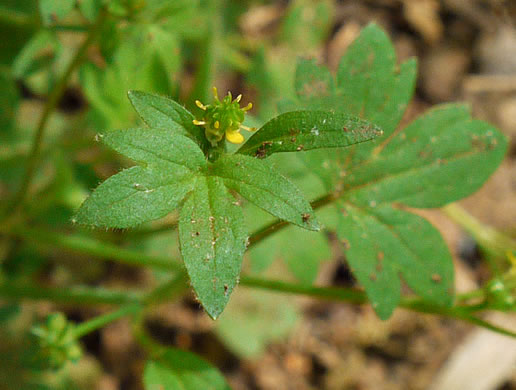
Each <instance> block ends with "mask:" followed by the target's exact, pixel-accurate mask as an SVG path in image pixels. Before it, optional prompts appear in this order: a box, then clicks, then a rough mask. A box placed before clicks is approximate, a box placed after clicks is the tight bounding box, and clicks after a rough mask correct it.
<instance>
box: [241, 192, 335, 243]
mask: <svg viewBox="0 0 516 390" xmlns="http://www.w3.org/2000/svg"><path fill="white" fill-rule="evenodd" d="M338 198H339V194H335V193H329V194H326V195H323V196H321V197H320V198H317V199H316V200H314V201H313V202H312V203H311V206H312V209H314V210H317V209H320V208H322V207H324V206H327V205H329V204H330V203H332V202H334V201H336V200H337V199H338ZM288 225H289V223H288V222H285V221H283V220H281V219H277V220H276V221H273V222H271V223H270V224H269V225H267V226H264V227H263V228H261V229H259V230H257V231H256V232H254V233H253V234H251V236H250V237H249V245H248V248H251V247H252V246H254V245H256V244H258V243H259V242H261V241H263V240H265V239H266V238H267V237H269V236H270V235H272V234H274V233H276V232H278V231H280V230H282V229H284V228H286V227H287V226H288Z"/></svg>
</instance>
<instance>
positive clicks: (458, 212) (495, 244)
mask: <svg viewBox="0 0 516 390" xmlns="http://www.w3.org/2000/svg"><path fill="white" fill-rule="evenodd" d="M442 210H443V211H444V212H445V214H446V215H448V216H449V217H450V218H451V219H452V220H454V221H455V222H457V223H458V224H459V225H460V226H461V227H462V228H463V229H464V230H465V231H467V232H468V233H469V234H471V236H473V238H474V239H475V241H476V242H477V243H478V244H479V245H480V247H481V248H482V249H484V250H485V251H486V252H487V253H488V254H490V255H492V256H493V257H494V258H497V259H505V258H506V253H507V251H513V252H516V240H514V239H512V238H511V237H508V236H506V235H505V234H503V233H501V232H499V231H498V230H496V229H494V228H492V227H490V226H487V225H485V224H483V223H482V222H480V221H479V220H478V219H476V218H475V217H473V216H472V215H471V214H470V213H468V212H467V211H466V210H464V209H463V208H462V207H460V206H459V205H458V204H455V203H454V204H450V205H448V206H446V207H443V209H442ZM507 265H508V264H505V266H504V268H506V267H507ZM494 267H495V269H496V268H499V264H494Z"/></svg>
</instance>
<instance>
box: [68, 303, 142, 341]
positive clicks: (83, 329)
mask: <svg viewBox="0 0 516 390" xmlns="http://www.w3.org/2000/svg"><path fill="white" fill-rule="evenodd" d="M141 310H142V306H141V305H139V304H135V303H132V304H128V305H124V306H122V307H121V308H119V309H118V310H115V311H112V312H110V313H107V314H103V315H100V316H98V317H95V318H93V319H91V320H89V321H86V322H83V323H82V324H80V325H77V326H76V327H75V329H74V332H73V333H74V337H75V338H76V339H80V338H81V337H83V336H85V335H87V334H89V333H91V332H94V331H95V330H97V329H101V328H103V327H104V326H106V325H107V324H109V323H111V322H113V321H116V320H118V319H120V318H122V317H126V316H129V315H134V314H138V313H139V312H140V311H141Z"/></svg>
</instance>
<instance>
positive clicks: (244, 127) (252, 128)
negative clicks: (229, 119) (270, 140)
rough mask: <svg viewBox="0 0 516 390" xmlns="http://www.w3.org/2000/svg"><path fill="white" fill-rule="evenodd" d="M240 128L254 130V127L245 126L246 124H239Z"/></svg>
mask: <svg viewBox="0 0 516 390" xmlns="http://www.w3.org/2000/svg"><path fill="white" fill-rule="evenodd" d="M240 128H241V129H244V130H246V131H256V127H247V126H244V125H240Z"/></svg>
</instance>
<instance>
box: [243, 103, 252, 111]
mask: <svg viewBox="0 0 516 390" xmlns="http://www.w3.org/2000/svg"><path fill="white" fill-rule="evenodd" d="M251 108H253V103H249V104H248V105H247V106H245V107H244V108H242V110H244V111H249V110H250V109H251Z"/></svg>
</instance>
